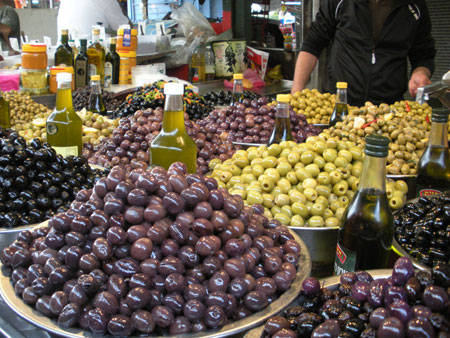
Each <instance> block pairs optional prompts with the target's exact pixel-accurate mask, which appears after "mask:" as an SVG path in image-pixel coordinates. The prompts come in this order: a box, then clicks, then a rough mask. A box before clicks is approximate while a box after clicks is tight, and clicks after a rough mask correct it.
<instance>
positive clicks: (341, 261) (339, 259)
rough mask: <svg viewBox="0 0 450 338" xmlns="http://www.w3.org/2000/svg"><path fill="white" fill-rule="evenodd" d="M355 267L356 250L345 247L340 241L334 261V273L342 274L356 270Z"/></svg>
mask: <svg viewBox="0 0 450 338" xmlns="http://www.w3.org/2000/svg"><path fill="white" fill-rule="evenodd" d="M355 267H356V252H355V251H352V250H349V249H347V248H345V247H344V246H342V245H341V244H339V242H338V243H337V246H336V258H335V261H334V273H335V274H336V275H342V274H343V273H345V272H350V271H355Z"/></svg>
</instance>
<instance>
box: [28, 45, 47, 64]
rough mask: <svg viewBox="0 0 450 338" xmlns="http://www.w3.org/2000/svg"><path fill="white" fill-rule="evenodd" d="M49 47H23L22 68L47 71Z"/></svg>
mask: <svg viewBox="0 0 450 338" xmlns="http://www.w3.org/2000/svg"><path fill="white" fill-rule="evenodd" d="M47 66H48V57H47V46H46V45H44V44H24V45H23V46H22V68H24V69H41V70H42V69H47Z"/></svg>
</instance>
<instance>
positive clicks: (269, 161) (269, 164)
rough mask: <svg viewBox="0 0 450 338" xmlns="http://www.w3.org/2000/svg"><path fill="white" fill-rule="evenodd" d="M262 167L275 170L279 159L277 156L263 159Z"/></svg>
mask: <svg viewBox="0 0 450 338" xmlns="http://www.w3.org/2000/svg"><path fill="white" fill-rule="evenodd" d="M261 165H262V166H263V167H264V168H265V169H267V168H275V167H276V165H277V158H276V157H275V156H267V157H264V158H263V159H262V163H261Z"/></svg>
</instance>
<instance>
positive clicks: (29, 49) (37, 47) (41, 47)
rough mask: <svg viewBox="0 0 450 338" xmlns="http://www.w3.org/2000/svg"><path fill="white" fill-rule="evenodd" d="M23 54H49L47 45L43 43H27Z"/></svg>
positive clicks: (23, 47)
mask: <svg viewBox="0 0 450 338" xmlns="http://www.w3.org/2000/svg"><path fill="white" fill-rule="evenodd" d="M22 52H26V53H45V52H47V45H46V44H43V43H34V44H31V43H26V44H24V45H23V46H22Z"/></svg>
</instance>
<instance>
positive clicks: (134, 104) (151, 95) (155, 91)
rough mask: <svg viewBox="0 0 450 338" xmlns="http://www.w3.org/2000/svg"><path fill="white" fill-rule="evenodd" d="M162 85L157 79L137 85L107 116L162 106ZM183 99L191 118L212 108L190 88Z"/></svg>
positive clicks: (201, 115)
mask: <svg viewBox="0 0 450 338" xmlns="http://www.w3.org/2000/svg"><path fill="white" fill-rule="evenodd" d="M163 86H164V82H163V81H159V82H154V83H153V84H151V85H148V86H144V87H139V88H138V89H137V90H136V91H135V92H134V93H133V94H132V95H129V96H128V97H127V98H126V100H125V101H124V102H123V103H122V104H121V105H120V106H119V107H117V109H115V110H114V111H113V112H110V113H109V114H108V116H109V117H110V118H121V117H126V116H130V115H133V114H134V113H135V112H136V111H138V110H145V109H148V108H151V109H156V108H159V107H160V108H164V90H163ZM183 99H184V106H185V112H186V113H187V115H188V117H189V118H190V119H192V120H199V119H202V118H204V117H206V116H208V114H209V113H210V112H211V111H212V110H213V109H214V107H213V105H211V104H210V103H208V102H207V101H206V100H205V99H204V98H203V96H201V95H197V94H195V93H194V92H193V91H192V90H191V89H186V90H185V92H184V96H183Z"/></svg>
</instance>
